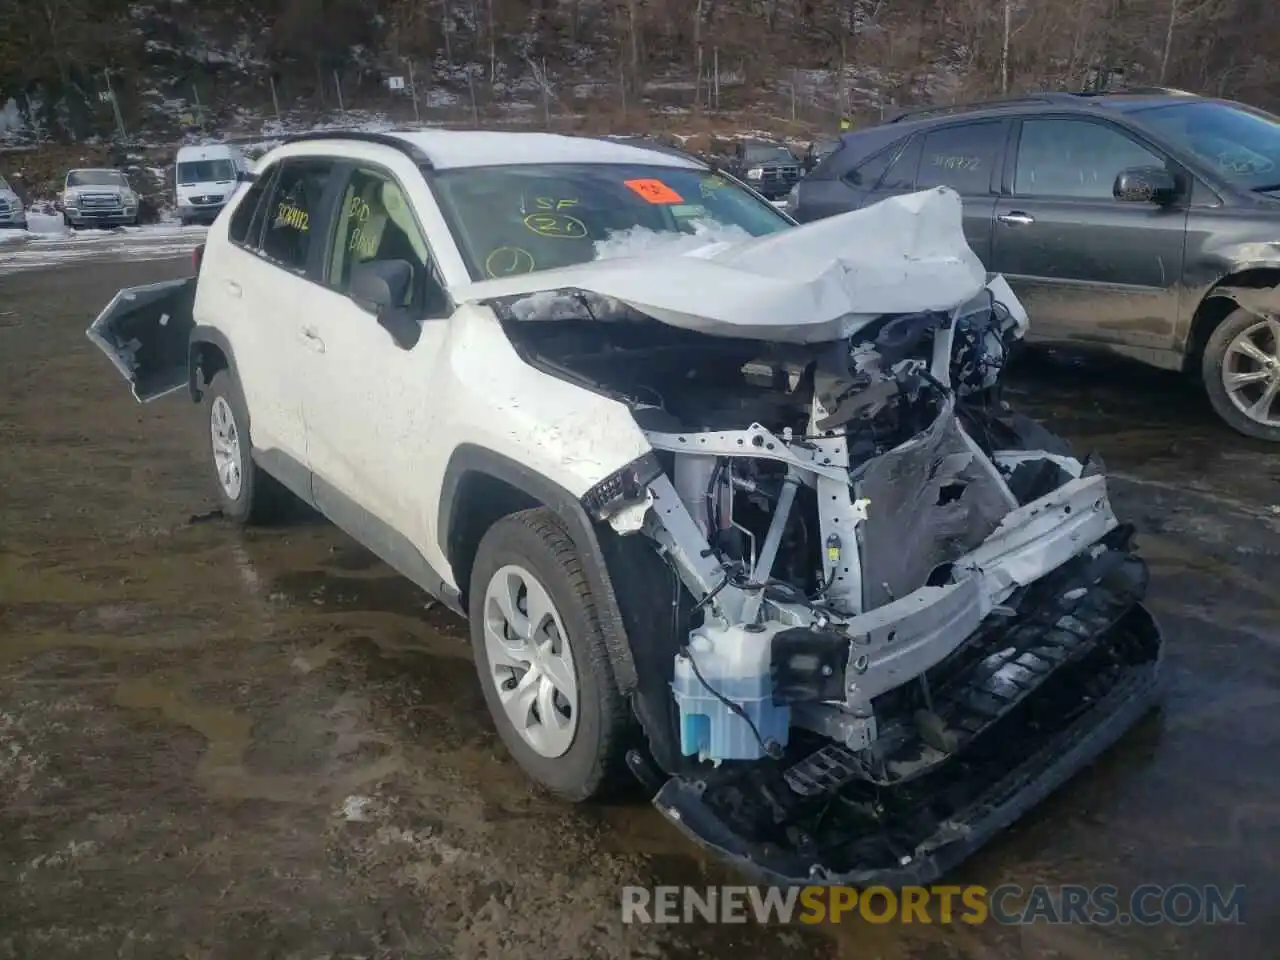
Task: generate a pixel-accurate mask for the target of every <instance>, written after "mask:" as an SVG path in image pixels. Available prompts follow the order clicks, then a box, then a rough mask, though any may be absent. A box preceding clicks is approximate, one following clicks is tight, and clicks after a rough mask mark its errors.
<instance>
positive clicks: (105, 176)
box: [67, 170, 129, 187]
mask: <svg viewBox="0 0 1280 960" xmlns="http://www.w3.org/2000/svg"><path fill="white" fill-rule="evenodd" d="M67 186H68V187H128V186H129V181H128V180H126V179H125V176H124V174H123V173H121V172H120V171H119V170H72V171H71V172H70V173H68V174H67Z"/></svg>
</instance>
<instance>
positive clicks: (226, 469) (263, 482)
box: [204, 370, 288, 526]
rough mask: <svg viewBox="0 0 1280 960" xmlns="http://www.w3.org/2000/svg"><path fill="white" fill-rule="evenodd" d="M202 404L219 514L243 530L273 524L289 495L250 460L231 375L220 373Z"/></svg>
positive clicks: (236, 385)
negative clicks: (203, 404)
mask: <svg viewBox="0 0 1280 960" xmlns="http://www.w3.org/2000/svg"><path fill="white" fill-rule="evenodd" d="M204 400H205V408H206V410H207V411H208V416H209V451H210V463H211V464H212V466H213V479H214V483H215V484H216V487H217V491H218V502H219V506H220V507H221V508H222V513H223V515H224V516H226V517H227V518H228V519H230V520H233V521H235V522H236V523H239V524H241V525H245V526H247V525H251V524H262V523H268V522H270V521H272V520H274V519H276V518H277V517H278V516H279V515H280V513H281V508H282V507H283V505H284V504H285V503H286V502H287V499H288V493H287V491H285V489H284V488H283V487H281V486H280V484H279V483H277V482H276V480H275V479H274V478H272V477H271V476H269V475H268V474H267V473H265V472H264V471H263V470H262V468H261V467H259V466H258V465H257V464H256V463H254V461H253V456H252V455H251V451H252V449H253V446H252V443H251V441H250V439H249V414H248V412H247V410H246V407H245V402H244V396H243V395H242V393H241V391H240V384H239V383H237V382H236V379H235V377H234V376H232V374H231V372H230V371H228V370H219V371H218V372H217V373H215V374H214V375H213V379H212V380H210V381H209V386H208V387H206V388H205V392H204Z"/></svg>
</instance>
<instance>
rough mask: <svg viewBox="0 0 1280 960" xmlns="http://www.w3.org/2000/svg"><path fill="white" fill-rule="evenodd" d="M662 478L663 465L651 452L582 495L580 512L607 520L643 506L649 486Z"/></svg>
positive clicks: (610, 475) (618, 470) (597, 518)
mask: <svg viewBox="0 0 1280 960" xmlns="http://www.w3.org/2000/svg"><path fill="white" fill-rule="evenodd" d="M661 475H662V464H661V462H660V461H659V460H658V457H657V455H655V454H654V453H653V451H650V452H648V453H646V454H644V455H643V456H640V457H638V458H636V459H635V460H632V461H631V462H630V463H628V464H627V465H626V466H624V467H620V468H619V469H617V470H615V471H614V472H613V473H611V474H609V476H607V477H605V478H604V479H603V480H601V481H600V482H599V483H597V484H596V485H595V486H594V487H592V488H591V489H590V490H588V491H587V492H586V493H584V494H583V495H582V506H583V509H585V510H586V511H587V513H588V514H590V515H591V518H592V519H593V520H607V519H609V517H611V516H613V515H614V514H615V513H617V512H618V511H619V510H622V509H624V508H626V507H630V506H633V505H635V504H638V503H643V502H644V499H645V493H646V491H647V490H648V489H649V484H650V483H652V482H653V481H654V480H656V479H658V477H660V476H661Z"/></svg>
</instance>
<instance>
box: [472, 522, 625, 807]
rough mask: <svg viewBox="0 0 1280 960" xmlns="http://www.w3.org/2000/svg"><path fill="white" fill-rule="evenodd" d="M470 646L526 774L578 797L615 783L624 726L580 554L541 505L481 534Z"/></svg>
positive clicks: (502, 730)
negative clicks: (482, 535)
mask: <svg viewBox="0 0 1280 960" xmlns="http://www.w3.org/2000/svg"><path fill="white" fill-rule="evenodd" d="M469 593H470V600H469V606H470V611H469V613H470V619H471V645H472V652H473V655H474V657H475V662H476V669H477V671H478V672H479V674H480V683H481V686H482V688H483V691H484V698H485V702H486V704H487V705H488V707H489V712H490V713H491V714H492V715H493V719H494V723H495V724H496V726H497V728H498V735H499V736H500V737H501V738H502V742H503V743H504V744H505V745H506V747H507V750H508V751H509V752H510V753H511V755H512V757H514V758H515V761H516V762H517V763H518V764H519V765H520V766H521V768H522V769H523V770H524V771H525V773H527V774H528V775H529V776H530V777H531V778H533V779H534V780H536V781H537V782H538V783H540V784H542V785H543V786H544V787H546V788H547V789H549V790H551V791H552V792H554V793H556V794H558V795H559V796H561V797H564V798H565V799H568V800H572V801H575V802H577V801H583V800H588V799H591V798H593V797H596V796H598V795H600V794H601V793H603V792H605V791H606V790H607V789H608V788H610V787H611V786H613V785H614V783H616V782H617V779H618V777H619V775H620V774H621V772H622V771H623V770H624V769H625V767H624V765H623V762H622V761H623V753H624V751H625V736H626V732H627V730H628V723H627V716H628V713H627V709H628V708H627V704H626V701H625V700H624V699H623V697H622V695H621V694H620V693H619V692H618V688H617V684H616V683H615V681H614V679H613V670H612V668H611V666H610V663H609V655H608V651H607V649H606V647H605V642H604V636H603V634H602V633H601V630H600V625H599V621H598V619H597V612H596V605H595V600H594V598H593V597H592V595H591V588H590V586H589V585H588V581H587V577H586V574H585V572H584V570H583V566H582V560H581V558H580V557H579V555H578V551H577V548H576V547H575V546H574V544H573V541H572V540H571V539H570V538H569V534H568V532H567V531H566V530H565V528H564V526H563V525H562V523H561V522H560V520H559V519H558V518H557V517H556V515H555V514H554V513H553V512H552V511H550V510H547V509H542V508H539V509H535V510H525V511H522V512H520V513H516V514H512V515H511V516H508V517H504V518H503V519H501V520H499V521H498V522H497V523H495V524H494V525H493V526H492V527H490V528H489V531H488V532H487V533H486V534H485V535H484V538H483V539H482V540H481V542H480V547H479V550H478V551H477V553H476V561H475V565H474V567H473V569H472V574H471V584H470V591H469Z"/></svg>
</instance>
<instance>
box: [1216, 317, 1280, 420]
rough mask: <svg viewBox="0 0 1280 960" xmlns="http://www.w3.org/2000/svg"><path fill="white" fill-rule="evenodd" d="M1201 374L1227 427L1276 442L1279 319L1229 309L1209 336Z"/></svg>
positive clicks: (1279, 405)
mask: <svg viewBox="0 0 1280 960" xmlns="http://www.w3.org/2000/svg"><path fill="white" fill-rule="evenodd" d="M1200 373H1201V377H1202V379H1203V381H1204V387H1205V391H1206V392H1207V393H1208V395H1209V402H1210V403H1211V404H1213V409H1214V410H1215V411H1216V412H1217V414H1218V416H1220V417H1222V419H1223V420H1225V421H1226V422H1227V424H1228V425H1229V426H1231V427H1232V428H1233V429H1234V430H1236V431H1237V432H1239V433H1242V434H1244V435H1245V436H1248V437H1255V438H1257V439H1259V440H1270V441H1272V442H1273V443H1280V320H1277V319H1274V318H1270V317H1259V316H1258V315H1257V314H1254V313H1250V312H1249V311H1248V310H1244V309H1237V310H1234V311H1232V313H1231V314H1230V315H1228V316H1227V318H1226V319H1225V320H1223V321H1222V323H1220V324H1219V325H1218V328H1217V329H1216V330H1214V331H1213V334H1212V336H1210V337H1209V342H1208V343H1207V344H1206V345H1205V349H1204V359H1203V360H1202V362H1201V365H1200Z"/></svg>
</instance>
